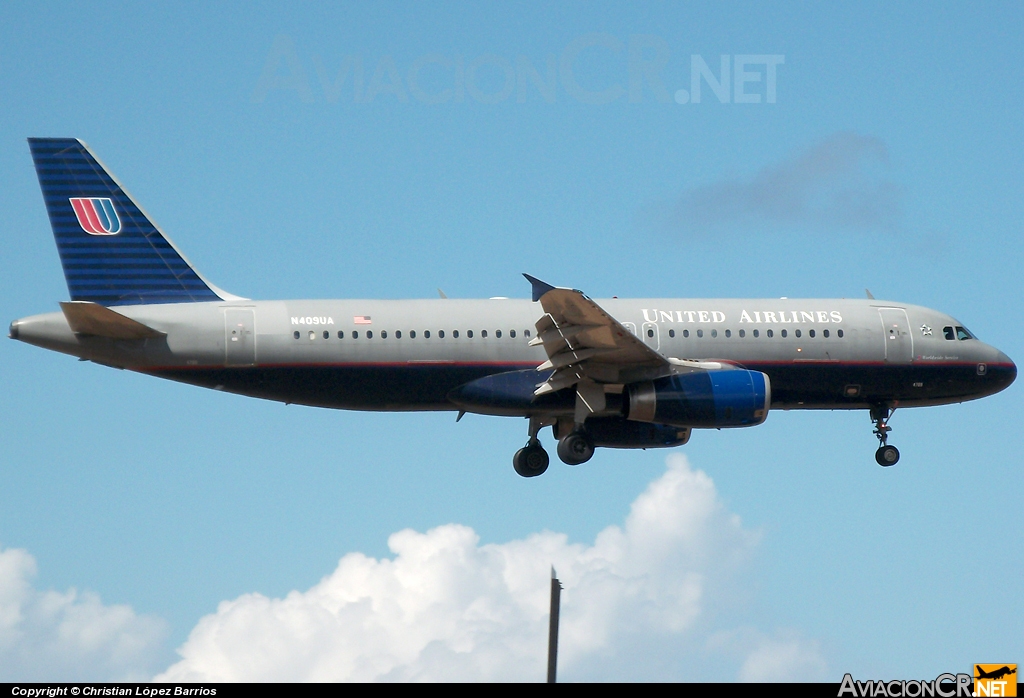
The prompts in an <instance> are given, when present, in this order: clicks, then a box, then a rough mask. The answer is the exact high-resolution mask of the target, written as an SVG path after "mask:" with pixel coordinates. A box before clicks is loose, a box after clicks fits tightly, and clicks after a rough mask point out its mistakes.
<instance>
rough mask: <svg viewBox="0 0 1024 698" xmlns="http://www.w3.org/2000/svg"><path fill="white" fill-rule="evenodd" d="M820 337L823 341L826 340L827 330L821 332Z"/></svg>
mask: <svg viewBox="0 0 1024 698" xmlns="http://www.w3.org/2000/svg"><path fill="white" fill-rule="evenodd" d="M821 336H822V337H824V338H825V339H828V330H822V331H821Z"/></svg>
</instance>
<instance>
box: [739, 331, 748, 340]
mask: <svg viewBox="0 0 1024 698" xmlns="http://www.w3.org/2000/svg"><path fill="white" fill-rule="evenodd" d="M746 336H747V331H746V330H740V339H742V338H743V337H746Z"/></svg>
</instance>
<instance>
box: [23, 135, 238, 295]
mask: <svg viewBox="0 0 1024 698" xmlns="http://www.w3.org/2000/svg"><path fill="white" fill-rule="evenodd" d="M28 144H29V147H30V148H31V150H32V159H33V160H34V161H35V166H36V174H37V175H38V176H39V186H40V188H41V189H42V190H43V200H44V201H45V203H46V212H47V213H48V214H49V215H50V225H51V226H52V227H53V236H54V238H56V240H57V252H58V253H59V254H60V261H61V264H63V266H64V277H65V279H67V282H68V291H70V293H71V300H73V301H92V302H94V303H99V304H101V305H107V306H109V305H137V304H147V303H194V302H199V301H217V300H229V299H233V298H235V297H234V296H231V295H230V294H227V293H224V292H223V291H221V290H220V289H218V288H217V287H216V286H214V285H213V284H211V283H209V282H207V281H206V280H205V279H204V278H203V277H202V276H200V275H199V273H198V272H197V271H196V270H195V269H193V268H192V265H190V264H189V263H188V260H186V259H185V257H184V255H182V254H181V253H180V252H179V251H178V249H177V248H176V247H175V246H174V243H172V242H171V241H170V240H169V239H168V238H167V236H165V235H164V234H163V232H161V230H160V229H159V228H158V227H157V226H156V224H155V223H153V222H152V221H150V220H149V217H148V216H146V214H145V213H144V212H143V210H142V208H141V207H139V205H138V204H136V203H135V200H134V199H132V197H131V195H130V194H128V192H126V191H125V190H124V188H123V187H121V184H120V183H119V182H118V181H117V179H115V178H114V176H113V175H112V174H110V173H109V172H108V171H107V169H106V168H105V167H104V166H103V164H102V163H101V162H100V161H99V159H98V158H97V157H96V156H95V155H93V154H92V151H90V150H89V147H88V146H86V145H85V143H83V142H82V141H80V140H77V139H75V138H29V139H28Z"/></svg>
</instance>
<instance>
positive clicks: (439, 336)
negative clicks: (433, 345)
mask: <svg viewBox="0 0 1024 698" xmlns="http://www.w3.org/2000/svg"><path fill="white" fill-rule="evenodd" d="M437 336H438V338H439V339H444V330H438V331H437Z"/></svg>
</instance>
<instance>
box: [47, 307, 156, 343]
mask: <svg viewBox="0 0 1024 698" xmlns="http://www.w3.org/2000/svg"><path fill="white" fill-rule="evenodd" d="M60 309H61V310H62V311H63V312H64V317H65V318H67V321H68V325H69V326H70V327H71V331H72V332H74V333H75V334H86V335H93V336H95V337H110V338H111V339H153V338H155V337H164V336H166V334H167V333H166V332H161V331H160V330H154V329H153V328H152V327H149V326H147V325H143V324H142V323H141V322H138V321H136V320H132V319H131V318H130V317H126V316H124V315H122V314H121V313H118V312H115V311H113V310H111V309H110V308H107V307H104V306H102V305H100V304H98V303H90V302H88V301H71V302H70V303H61V304H60Z"/></svg>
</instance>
